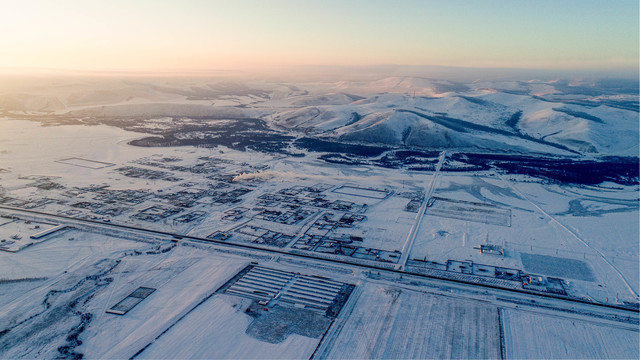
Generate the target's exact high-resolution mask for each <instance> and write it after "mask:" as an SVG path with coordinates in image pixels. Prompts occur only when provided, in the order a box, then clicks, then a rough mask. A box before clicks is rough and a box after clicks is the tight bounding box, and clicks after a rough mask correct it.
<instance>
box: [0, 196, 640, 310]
mask: <svg viewBox="0 0 640 360" xmlns="http://www.w3.org/2000/svg"><path fill="white" fill-rule="evenodd" d="M0 210H6V211H10V212H12V213H14V214H24V215H29V216H31V217H33V218H34V219H36V220H38V219H40V220H47V221H54V222H57V223H60V224H63V225H68V226H72V227H77V228H79V229H82V230H85V231H96V232H99V233H105V234H107V235H110V236H121V235H120V234H126V235H128V236H132V237H133V238H135V237H136V236H137V237H139V238H140V240H148V239H149V237H151V238H153V239H155V240H165V241H170V240H171V239H174V238H179V239H181V240H180V241H187V242H197V243H207V244H210V245H211V246H213V247H224V248H236V249H242V250H245V251H247V252H253V253H258V254H265V253H268V254H271V255H281V256H283V257H292V258H298V259H306V260H312V261H316V262H317V261H320V262H325V263H327V262H328V263H333V264H339V265H346V266H349V267H350V268H351V269H353V270H361V271H365V272H369V271H376V272H377V273H378V274H381V276H383V277H385V278H389V279H404V280H403V281H406V280H409V279H415V281H420V282H423V283H425V284H430V285H429V286H433V287H434V288H438V289H442V288H448V289H450V291H455V292H461V291H462V292H467V293H469V292H470V293H478V294H481V293H482V294H489V293H491V294H492V295H494V296H496V298H503V299H515V300H517V301H518V303H520V304H529V305H530V306H536V307H539V304H542V303H544V302H547V303H549V305H548V306H547V307H548V308H553V309H556V310H562V311H566V312H576V311H577V312H578V313H580V314H600V315H599V317H601V318H611V319H613V318H615V317H614V316H613V315H615V316H617V318H619V319H622V318H627V317H632V318H633V319H636V320H635V321H636V322H637V318H638V311H637V310H632V309H629V308H625V307H620V306H616V305H612V304H600V303H594V302H589V301H586V300H581V299H576V298H566V297H562V296H556V295H553V294H544V293H532V292H529V291H526V290H515V289H505V288H501V287H497V286H493V285H489V284H475V283H470V282H466V281H463V280H454V279H444V278H439V277H434V276H429V275H424V274H415V273H407V272H405V271H401V270H397V269H390V268H388V267H387V266H385V265H388V264H385V263H381V264H379V265H378V264H375V263H373V262H372V263H370V264H364V263H352V262H349V261H343V260H339V259H333V258H320V257H316V256H314V255H313V254H301V253H293V252H289V251H287V250H284V249H276V248H265V247H261V246H257V245H253V244H239V243H230V242H224V241H220V240H211V239H207V238H201V237H196V236H190V235H182V234H175V233H171V232H167V231H160V230H152V229H145V228H140V227H136V226H129V225H122V224H114V223H104V222H101V221H96V220H88V219H76V218H72V217H69V216H64V215H57V214H50V213H46V212H42V211H37V210H25V209H19V208H13V207H7V206H0ZM456 289H457V290H456ZM533 304H535V305H533Z"/></svg>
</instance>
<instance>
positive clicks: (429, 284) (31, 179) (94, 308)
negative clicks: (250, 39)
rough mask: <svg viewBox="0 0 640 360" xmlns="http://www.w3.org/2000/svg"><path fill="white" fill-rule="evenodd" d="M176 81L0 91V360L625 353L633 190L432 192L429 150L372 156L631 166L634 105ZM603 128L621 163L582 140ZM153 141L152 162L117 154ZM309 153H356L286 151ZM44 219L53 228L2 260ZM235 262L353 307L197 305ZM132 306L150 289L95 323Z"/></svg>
mask: <svg viewBox="0 0 640 360" xmlns="http://www.w3.org/2000/svg"><path fill="white" fill-rule="evenodd" d="M194 81H195V80H194ZM194 84H195V82H190V81H185V82H184V83H180V84H175V83H174V84H172V85H171V86H174V87H175V88H173V89H169V90H170V91H169V90H167V88H165V87H163V86H164V85H162V84H155V85H154V86H148V87H147V86H143V85H139V86H134V88H131V87H129V85H126V84H121V83H117V82H116V83H112V84H110V85H109V89H110V91H109V92H108V94H107V93H103V92H95V93H94V92H91V91H89V88H91V86H89V85H86V87H85V85H77V84H76V85H73V86H71V85H70V86H69V87H66V88H64V89H62V88H60V89H59V92H58V93H57V94H56V96H54V97H52V96H51V93H49V92H48V91H47V90H37V91H36V90H30V89H26V90H25V91H26V92H31V93H30V95H24V96H22V97H14V96H13V95H7V94H2V97H1V98H0V100H2V99H4V100H5V101H4V102H0V105H1V106H4V107H5V108H1V110H2V111H3V112H2V114H4V116H6V117H4V118H0V206H2V208H0V215H1V216H3V217H1V218H0V241H2V240H5V241H4V242H3V243H5V244H7V243H8V241H14V243H12V244H9V245H11V246H12V248H11V250H15V252H7V251H0V273H1V274H2V275H0V357H1V358H17V357H23V358H74V357H79V356H80V355H82V356H84V357H87V358H131V357H136V358H309V357H311V356H313V357H314V358H441V357H454V358H498V357H503V358H555V357H558V358H628V357H634V355H637V353H638V341H637V339H638V319H637V311H629V310H621V309H618V308H616V307H624V306H627V307H630V308H633V307H634V306H637V303H638V296H637V294H638V292H639V291H640V284H639V283H640V278H639V275H638V274H639V273H640V270H639V268H638V266H639V265H638V264H639V258H638V251H637V249H638V236H639V235H638V215H639V207H638V185H637V179H636V180H634V178H633V174H631V175H629V174H626V173H624V172H621V173H616V174H614V175H615V176H619V177H618V178H616V177H615V176H612V177H611V178H610V179H609V180H610V181H607V182H600V183H596V184H591V183H585V184H576V183H562V182H559V181H556V180H550V179H553V178H546V177H534V176H528V175H522V174H521V175H514V174H511V173H508V172H507V171H502V170H495V169H494V168H490V169H479V168H478V169H475V168H474V169H475V170H473V171H445V170H441V171H439V172H435V171H434V170H435V164H436V163H437V162H438V156H439V154H440V152H439V150H440V149H436V150H438V151H436V150H434V149H429V151H431V150H433V151H431V152H429V151H426V150H425V151H423V150H424V149H421V150H420V149H419V150H420V151H417V152H411V151H416V148H411V149H410V150H411V151H408V152H407V153H406V154H405V155H406V156H405V155H403V156H405V157H404V158H403V159H404V160H402V161H405V162H406V163H404V162H402V161H399V160H398V159H399V158H400V157H399V156H400V155H398V151H399V150H398V149H393V150H392V151H388V150H389V148H385V147H382V146H387V147H388V146H405V145H406V146H414V145H416V142H419V140H420V139H422V138H424V136H427V135H429V134H431V135H433V134H436V135H437V137H440V139H448V140H447V141H450V142H449V143H446V144H445V143H443V144H441V145H443V146H444V147H445V148H447V159H448V160H451V162H450V163H446V164H449V165H451V164H453V165H455V166H461V167H460V168H458V169H457V170H461V169H462V168H464V167H466V168H467V169H469V168H473V165H471V163H469V164H462V162H460V161H459V160H460V158H459V157H458V158H456V159H458V160H452V159H453V157H454V156H456V151H458V150H460V151H462V150H464V151H470V150H474V151H514V153H518V152H519V153H520V154H519V155H521V154H530V152H531V151H537V152H544V153H546V154H545V155H544V156H546V157H549V156H551V155H550V154H555V156H558V155H562V154H564V155H567V154H569V153H570V154H573V155H572V156H574V155H575V156H578V155H576V154H575V152H580V153H581V155H579V156H582V157H584V158H589V159H599V156H600V155H602V154H610V155H620V156H623V155H629V154H632V153H633V151H635V150H637V129H635V128H633V127H632V126H631V125H629V124H630V122H632V121H633V122H634V123H633V126H637V113H635V112H634V111H633V110H632V109H630V106H629V102H628V101H631V102H633V99H632V98H631V100H628V101H627V100H624V101H623V100H620V99H622V98H620V99H619V98H615V99H613V98H608V97H607V98H598V99H595V98H590V97H587V98H585V99H583V100H582V101H584V102H586V103H589V104H591V105H593V104H594V102H598V101H600V102H601V103H599V105H598V106H592V107H588V108H585V107H586V105H585V106H582V105H578V104H575V103H573V104H569V103H566V102H565V101H566V99H565V98H564V97H563V96H564V95H566V94H565V92H566V89H564V88H559V86H560V85H558V84H556V83H545V82H538V83H500V84H496V83H489V84H487V83H477V84H468V85H462V84H457V83H450V82H440V81H433V80H429V79H415V78H388V79H385V80H379V81H374V82H362V83H357V82H343V83H338V84H306V85H305V89H304V90H303V89H300V88H296V87H293V86H287V85H282V84H275V83H273V84H259V85H258V84H250V85H251V86H246V87H243V86H239V85H238V86H236V85H233V86H232V85H230V84H227V85H224V86H223V85H220V84H209V85H210V86H209V85H207V87H196V86H195V85H194ZM167 86H169V85H167ZM327 87H334V90H335V89H339V91H337V92H336V91H333V92H331V93H327V92H326V88H327ZM375 89H387V90H380V91H379V92H382V91H385V92H387V93H385V94H382V93H370V92H371V91H374V90H375ZM500 89H502V90H500ZM563 89H564V90H563ZM111 90H112V92H111ZM175 90H179V91H177V92H176V91H175ZM375 91H376V92H378V90H375ZM414 91H415V92H416V93H417V95H416V96H413V92H414ZM505 91H507V92H511V93H507V92H505ZM514 91H517V92H519V93H518V94H515V93H513V92H514ZM121 92H122V93H125V94H127V96H126V97H124V98H123V97H122V96H121V95H120V94H121ZM230 92H231V93H232V94H231V93H230ZM351 92H353V94H352V93H351ZM54 93H55V91H54ZM534 93H535V94H537V95H536V96H546V97H547V98H545V100H544V101H543V100H541V99H538V98H534V97H532V96H531V95H533V94H534ZM185 94H187V95H185ZM107 95H108V96H107ZM426 96H428V97H426ZM100 98H101V99H102V100H104V101H103V102H100V101H98V100H99V99H100ZM624 99H626V98H624ZM636 101H637V100H636ZM2 104H4V105H2ZM6 104H14V105H12V106H13V107H20V109H17V108H15V109H8V108H6V107H7V106H8V105H6ZM16 104H18V105H20V106H18V105H16ZM418 108H422V109H418ZM518 109H520V110H522V113H520V115H517V116H515V115H514V113H516V110H518ZM69 111H71V112H70V113H69ZM411 111H416V112H419V113H420V114H422V115H415V114H413V113H411ZM423 115H424V116H426V117H424V116H423ZM466 115H469V116H468V117H466ZM514 116H515V117H514ZM461 118H466V119H468V121H470V122H472V123H473V124H475V125H470V124H468V123H466V122H459V121H458V120H457V119H461ZM27 119H28V120H37V122H36V121H26V120H27ZM452 119H453V120H452ZM87 124H91V126H88V125H87ZM107 124H108V125H107ZM476 125H477V126H476ZM612 125H616V126H617V128H616V129H617V130H616V131H617V132H620V133H622V132H624V133H625V134H626V135H625V136H621V137H620V139H624V144H612V143H610V141H609V140H608V139H609V138H608V137H607V136H604V135H603V134H607V131H608V130H607V129H610V128H611V126H612ZM618 125H619V126H618ZM226 126H229V127H230V128H232V129H234V130H233V131H230V132H225V131H226V130H225V127H226ZM566 126H570V127H571V128H570V129H565V127H566ZM443 127H444V128H446V129H443ZM460 127H462V128H464V129H463V130H460V129H461V128H460ZM489 128H490V129H489ZM456 129H457V130H456ZM236 130H237V134H236ZM430 131H433V133H430ZM634 131H635V132H634ZM251 134H252V135H251ZM151 135H152V136H156V138H155V139H156V140H148V139H147V140H145V141H147V142H148V143H147V144H153V145H157V146H153V147H141V146H132V145H130V144H129V142H130V141H132V140H136V139H141V138H144V137H148V136H151ZM236 135H237V136H236ZM258 135H260V136H262V137H259V141H254V140H252V139H251V136H258ZM316 135H322V136H324V138H325V139H333V140H336V139H342V140H345V141H346V140H349V141H361V140H362V139H365V138H367V137H368V136H374V135H375V136H376V138H375V139H377V140H376V141H374V142H376V143H377V144H373V145H375V146H374V147H371V146H368V147H367V146H365V147H362V144H353V143H348V144H347V143H345V144H342V145H340V146H338V149H339V150H335V149H336V148H333V149H332V148H331V146H334V147H335V146H336V145H331V143H329V145H327V144H326V143H322V142H320V143H314V144H315V145H314V146H315V147H313V146H308V147H304V146H302V147H298V146H294V145H292V144H293V142H294V141H295V140H296V139H298V140H299V139H300V138H302V137H306V136H316ZM160 137H163V138H162V139H161V138H160ZM220 138H225V139H224V140H225V141H227V142H226V143H225V146H216V145H215V144H216V141H217V140H215V139H220ZM532 138H533V139H534V140H532ZM158 139H161V140H158ZM495 139H499V140H495ZM500 139H501V140H500ZM503 140H504V141H503ZM153 141H158V143H154V142H153ZM505 144H507V145H505ZM173 145H179V146H173ZM369 145H372V144H371V143H369ZM445 145H446V146H445ZM512 145H513V146H514V147H511V146H512ZM505 146H506V147H505ZM593 150H595V151H597V153H594V152H592V151H593ZM392 153H394V154H395V155H393V156H391V154H392ZM636 153H637V151H636ZM636 153H633V154H632V155H635V154H636ZM407 154H408V155H407ZM325 155H331V156H332V157H329V158H327V157H323V156H325ZM327 159H329V160H331V159H333V160H332V161H334V162H330V161H327ZM335 159H338V160H339V161H335ZM456 161H457V162H456ZM461 164H462V165H461ZM446 166H447V165H446ZM446 166H445V168H446ZM625 174H626V175H625ZM556 175H557V174H556ZM616 179H617V180H616ZM614 180H616V181H617V182H615V181H614ZM634 181H635V182H636V183H634ZM428 189H432V190H433V191H432V192H429V191H427V190H428ZM22 210H28V211H31V212H29V213H28V212H25V211H22ZM421 210H424V216H420V215H421V214H422V212H421ZM419 216H420V217H419ZM58 223H61V224H66V225H70V226H72V227H73V228H72V229H67V230H65V231H62V232H57V233H54V234H51V235H48V236H45V237H43V238H42V239H39V240H38V241H40V242H38V243H35V244H32V245H30V246H27V247H23V246H22V245H26V244H27V243H28V242H32V240H31V239H30V236H31V235H33V234H34V233H36V232H39V231H41V230H42V229H44V228H46V226H49V225H48V224H58ZM43 224H44V225H46V226H43ZM418 224H419V227H417V225H418ZM36 225H39V226H40V228H36ZM117 225H126V226H129V228H122V227H117ZM412 229H414V231H415V235H416V236H415V240H413V236H412V235H413V233H412ZM145 230H150V231H156V232H150V231H145ZM161 232H166V233H161ZM15 235H17V236H15ZM410 235H411V236H410ZM12 237H13V238H12ZM18 238H19V239H18ZM25 240H28V242H27V241H25ZM408 240H413V241H408ZM34 242H35V240H34ZM481 245H497V246H498V247H499V248H501V249H502V251H503V254H501V255H495V254H489V253H481V252H480V250H479V249H480V246H481ZM238 246H241V247H242V248H239V247H238ZM314 259H315V260H314ZM251 262H257V263H259V265H260V266H265V267H270V268H277V269H278V270H282V271H286V272H294V273H301V274H305V275H309V276H313V275H317V276H323V277H326V278H328V279H331V280H330V281H338V282H342V283H345V284H354V285H355V290H354V292H353V293H352V295H351V296H350V297H349V299H348V300H347V303H346V305H345V306H344V308H343V309H342V311H341V312H340V313H339V314H337V316H335V317H334V316H333V315H332V316H329V315H327V314H322V313H319V312H313V313H310V311H311V310H309V309H308V308H300V307H298V308H295V310H292V308H290V307H289V308H287V307H286V306H283V307H280V306H281V304H278V305H275V307H269V306H272V304H271V303H268V304H266V305H259V306H258V305H257V303H256V302H252V300H249V299H247V298H245V297H241V296H235V295H230V294H226V293H216V291H217V290H218V289H219V288H220V287H221V286H223V284H225V283H226V282H227V281H229V280H230V279H232V278H234V277H235V276H236V274H237V273H238V272H239V271H241V269H244V268H245V267H246V266H247V265H248V264H250V263H251ZM568 265H570V266H568ZM361 266H365V267H361ZM386 270H394V271H396V272H387V271H386ZM403 271H404V272H403ZM507 272H508V274H507V275H505V273H507ZM511 272H513V274H512V273H511ZM497 273H501V274H502V275H501V276H503V277H504V276H506V277H508V278H507V279H505V278H493V277H491V276H489V274H497ZM417 274H427V275H431V276H437V277H439V278H443V279H444V278H446V279H454V280H456V281H459V282H457V283H453V282H446V281H443V280H438V279H429V278H425V277H422V276H419V275H417ZM434 274H435V275H434ZM496 276H497V275H496ZM479 278H481V279H480V280H478V279H479ZM320 279H321V278H320ZM263 280H264V279H263ZM268 280H269V279H266V280H265V281H264V282H265V284H266V286H269V284H267V282H268ZM532 281H534V282H538V281H540V283H535V284H533V283H531V282H532ZM265 284H263V285H265ZM473 284H479V285H482V286H476V285H473ZM487 284H488V285H489V287H486V286H485V285H487ZM139 287H148V288H152V289H155V291H154V292H153V293H152V294H151V295H150V296H149V297H147V298H145V299H144V300H142V301H141V302H140V303H139V304H138V305H137V306H135V307H134V308H133V309H132V310H130V311H129V312H128V313H126V314H125V315H114V314H109V313H106V310H108V309H109V308H111V307H112V306H114V305H115V304H117V303H118V302H119V301H121V300H122V299H124V298H125V297H126V296H127V295H129V294H130V293H131V292H132V291H133V290H135V289H137V288H139ZM311 288H312V289H311V290H309V291H316V292H317V294H315V295H314V296H318V297H320V298H323V297H324V298H329V297H330V294H329V292H327V291H326V290H325V291H323V290H322V288H317V287H316V288H313V287H311ZM503 288H508V289H512V290H517V291H516V292H505V290H501V289H503ZM505 294H506V295H505ZM299 295H300V294H299ZM540 295H543V296H540ZM302 296H303V298H302V299H303V300H304V299H305V298H304V296H307V297H306V299H307V300H308V299H309V298H308V296H309V295H308V294H307V295H304V294H303V295H302ZM549 296H550V297H549ZM575 301H584V302H586V303H580V302H575ZM593 303H596V304H603V305H612V306H616V307H609V306H604V307H603V306H595V305H593ZM514 304H520V305H522V307H518V306H520V305H518V306H516V305H514ZM589 304H592V305H589ZM298 305H300V304H298ZM287 306H288V305H287ZM263 307H266V308H267V309H268V310H264V309H263V310H261V311H263V313H262V314H263V315H262V317H261V318H258V317H257V315H255V313H252V314H251V315H250V314H249V313H251V312H249V313H248V312H247V309H248V308H251V309H254V310H255V309H260V308H263ZM269 309H270V310H269ZM252 311H253V310H252ZM265 314H267V315H265ZM279 314H286V316H278V315H279ZM295 314H300V315H299V316H298V315H295ZM294 315H295V316H294ZM294 318H295V319H298V320H299V319H320V320H319V321H318V323H320V324H322V326H318V327H317V328H305V327H304V326H302V325H300V324H298V323H296V322H295V321H294V320H293V319H294ZM327 327H328V330H327V331H326V333H324V330H326V329H327ZM270 330H273V332H270Z"/></svg>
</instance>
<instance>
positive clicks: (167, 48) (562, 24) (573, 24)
mask: <svg viewBox="0 0 640 360" xmlns="http://www.w3.org/2000/svg"><path fill="white" fill-rule="evenodd" d="M0 6H1V7H0V8H1V9H2V12H0V34H2V35H1V36H0V48H2V49H3V50H2V56H0V67H5V68H7V67H9V68H13V67H22V68H32V67H35V68H60V69H80V70H149V71H155V70H195V69H217V68H231V69H235V68H250V67H253V68H256V67H257V68H260V67H269V66H287V65H379V64H407V65H448V66H471V67H513V68H544V69H557V68H567V69H575V68H578V69H637V67H638V2H637V1H627V0H617V1H613V2H611V1H609V2H607V1H588V0H579V1H576V0H569V1H555V0H552V1H549V0H541V1H533V2H525V1H501V0H486V1H472V0H451V1H426V0H419V1H409V0H407V1H399V2H395V1H393V2H392V1H376V0H369V1H361V0H353V1H305V0H300V1H287V0H269V1H257V0H244V1H204V0H190V1H180V2H179V1H168V0H164V1H163V0H156V1H149V0H138V1H123V0H112V1H97V0H95V1H93V0H92V1H78V0H57V1H49V0H22V1H13V0H12V1H8V0H0Z"/></svg>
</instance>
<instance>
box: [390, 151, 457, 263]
mask: <svg viewBox="0 0 640 360" xmlns="http://www.w3.org/2000/svg"><path fill="white" fill-rule="evenodd" d="M446 157H447V152H446V151H443V152H441V153H440V160H438V164H437V165H436V171H435V172H434V173H433V177H431V182H429V184H425V189H426V191H425V194H424V201H423V202H422V206H420V210H419V211H418V215H417V216H416V222H415V223H414V224H413V226H412V227H411V230H410V231H409V235H408V236H407V240H406V241H405V242H404V246H403V247H402V250H401V252H402V256H400V260H399V261H398V267H397V269H398V270H404V269H405V266H406V265H407V261H408V260H409V253H410V252H411V248H412V247H413V243H414V242H415V241H416V235H417V234H418V230H420V224H422V219H423V218H424V212H425V211H427V206H428V205H429V200H430V199H431V195H433V190H435V187H436V182H437V180H438V174H439V173H440V168H442V164H444V160H445V159H446Z"/></svg>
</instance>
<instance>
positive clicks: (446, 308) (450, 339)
mask: <svg viewBox="0 0 640 360" xmlns="http://www.w3.org/2000/svg"><path fill="white" fill-rule="evenodd" d="M345 321H346V323H345V324H344V326H343V327H342V329H341V330H340V331H339V332H338V333H335V334H334V335H333V336H332V337H331V339H325V341H326V342H327V343H328V344H329V343H330V344H331V345H328V346H327V347H326V348H325V349H323V350H322V351H321V353H319V354H318V353H317V354H316V355H317V356H318V358H329V359H356V358H358V359H374V358H375V359H381V358H384V359H441V358H466V359H471V358H479V359H496V358H500V330H499V326H498V325H499V321H498V310H497V309H496V308H495V307H492V306H488V305H486V304H483V303H480V302H476V301H468V300H461V299H455V298H450V297H445V296H438V295H432V294H426V293H421V292H417V291H412V290H407V289H400V288H395V287H389V286H382V285H374V284H367V285H365V288H364V290H363V292H362V293H361V294H360V297H359V299H358V302H357V303H356V304H355V308H354V309H353V312H352V313H351V315H350V317H349V318H348V319H346V320H345ZM330 331H331V330H330Z"/></svg>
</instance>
